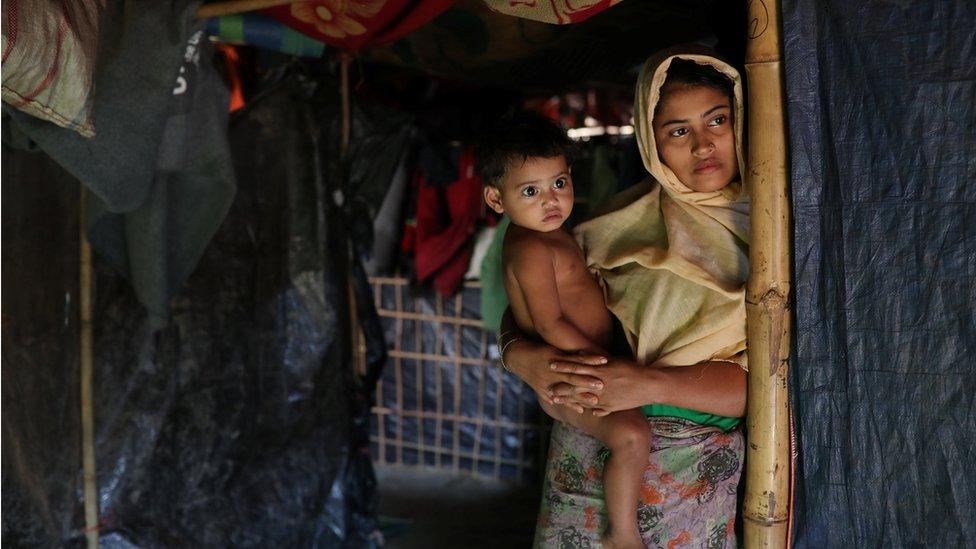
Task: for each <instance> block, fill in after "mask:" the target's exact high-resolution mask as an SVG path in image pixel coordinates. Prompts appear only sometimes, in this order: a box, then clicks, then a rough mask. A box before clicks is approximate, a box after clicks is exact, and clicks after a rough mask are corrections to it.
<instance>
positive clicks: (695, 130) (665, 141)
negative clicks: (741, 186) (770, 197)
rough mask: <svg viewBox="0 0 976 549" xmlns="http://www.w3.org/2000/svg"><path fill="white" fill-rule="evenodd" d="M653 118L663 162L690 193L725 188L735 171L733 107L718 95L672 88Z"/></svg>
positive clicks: (700, 89)
mask: <svg viewBox="0 0 976 549" xmlns="http://www.w3.org/2000/svg"><path fill="white" fill-rule="evenodd" d="M662 95H663V96H665V99H664V100H663V102H661V103H660V106H659V108H658V110H657V112H656V113H655V115H654V139H655V141H657V151H658V154H659V155H660V157H661V161H662V162H664V164H665V165H666V166H667V167H669V168H671V171H673V172H674V174H675V175H677V176H678V179H680V180H681V182H682V183H683V184H684V185H685V186H686V187H688V188H689V189H692V190H694V191H698V192H711V191H717V190H719V189H722V188H724V187H725V186H726V185H728V184H729V183H731V182H732V180H734V179H735V177H736V175H738V173H739V163H738V161H737V160H736V156H735V131H734V130H733V119H732V116H733V114H732V105H731V102H730V101H729V98H728V96H727V95H725V93H723V92H722V91H719V90H716V89H714V88H709V87H707V86H690V85H686V84H675V85H671V86H668V87H667V88H665V89H664V90H662Z"/></svg>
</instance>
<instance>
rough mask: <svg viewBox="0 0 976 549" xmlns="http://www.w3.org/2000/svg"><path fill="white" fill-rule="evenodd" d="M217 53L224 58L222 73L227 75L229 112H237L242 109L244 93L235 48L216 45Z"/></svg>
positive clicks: (238, 59)
mask: <svg viewBox="0 0 976 549" xmlns="http://www.w3.org/2000/svg"><path fill="white" fill-rule="evenodd" d="M216 46H217V51H219V52H220V53H221V54H222V55H223V56H224V72H225V73H226V75H227V85H228V87H229V88H230V105H229V106H228V110H229V111H230V112H235V111H239V110H241V109H243V108H244V91H243V88H242V86H241V75H240V72H239V71H238V65H240V61H241V60H240V56H239V55H237V48H235V47H234V46H231V45H229V44H217V45H216Z"/></svg>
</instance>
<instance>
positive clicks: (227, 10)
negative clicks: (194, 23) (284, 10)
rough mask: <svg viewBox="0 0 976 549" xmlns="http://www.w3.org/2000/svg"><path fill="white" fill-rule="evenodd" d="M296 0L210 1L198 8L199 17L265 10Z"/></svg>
mask: <svg viewBox="0 0 976 549" xmlns="http://www.w3.org/2000/svg"><path fill="white" fill-rule="evenodd" d="M293 1H294V0H226V1H224V2H208V3H206V4H202V5H201V6H200V7H199V8H198V9H197V19H208V18H210V17H220V16H221V15H233V14H235V13H244V12H246V11H254V10H263V9H264V8H273V7H275V6H283V5H285V4H291V3H292V2H293Z"/></svg>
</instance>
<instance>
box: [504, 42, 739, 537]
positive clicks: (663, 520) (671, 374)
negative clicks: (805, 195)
mask: <svg viewBox="0 0 976 549" xmlns="http://www.w3.org/2000/svg"><path fill="white" fill-rule="evenodd" d="M742 110H743V109H742V89H741V83H740V78H739V74H738V72H737V71H736V70H735V69H734V68H732V67H731V66H730V65H728V64H727V63H725V62H723V61H721V60H720V59H718V58H717V57H715V56H714V55H713V54H712V53H711V52H710V51H708V50H706V49H704V48H700V47H695V46H688V47H683V48H681V49H680V50H678V49H673V50H670V51H667V52H663V53H661V54H658V55H656V56H654V57H652V58H651V59H649V60H648V61H647V63H645V65H644V68H643V70H642V72H641V75H640V77H639V79H638V83H637V90H636V97H635V130H636V133H637V138H638V145H639V147H640V151H641V156H642V157H643V160H644V165H645V167H646V168H647V169H648V171H649V172H650V174H651V176H652V178H651V179H648V180H646V181H645V182H643V183H641V184H639V185H637V186H635V187H633V188H631V189H628V190H627V191H625V193H623V194H622V195H620V196H618V197H616V198H615V199H614V200H613V201H612V202H613V203H612V205H611V206H610V207H609V208H608V209H609V210H610V211H609V213H605V214H603V215H600V216H599V217H596V218H595V219H593V220H591V221H588V222H586V223H584V224H582V225H580V226H579V227H578V228H577V230H576V236H577V239H578V240H579V242H580V245H581V246H582V248H583V250H584V253H585V255H586V259H587V265H588V266H589V268H590V269H591V270H592V271H594V272H595V273H597V275H598V276H599V278H600V280H601V283H602V285H603V287H604V291H605V295H606V300H607V307H608V308H609V309H610V310H611V312H613V314H614V316H615V317H616V318H617V320H619V322H620V325H621V326H622V328H623V332H624V333H625V335H626V336H627V342H628V343H629V346H630V352H631V354H632V356H633V357H634V358H633V359H624V358H617V357H610V358H609V359H608V360H606V361H605V363H604V358H603V357H596V356H565V355H562V354H561V353H559V352H558V351H556V350H555V349H553V348H551V347H548V346H546V345H544V344H540V343H537V342H533V341H528V340H525V339H522V338H521V337H520V336H519V334H517V333H515V329H514V323H512V322H510V319H508V320H507V321H506V322H505V323H504V324H503V331H502V335H501V336H500V338H499V344H500V346H501V348H502V355H503V359H504V363H505V365H506V367H508V368H509V369H511V370H512V371H513V372H515V373H516V374H517V375H518V376H519V377H521V378H522V379H523V380H524V381H525V382H526V383H528V384H529V385H530V386H531V387H532V388H533V389H534V390H535V391H536V392H537V393H538V394H539V396H540V398H542V399H544V400H547V401H550V402H553V403H556V404H562V405H565V406H569V407H570V408H573V409H575V410H577V411H578V412H581V413H584V412H585V413H597V414H605V413H611V412H615V411H618V410H626V409H630V408H642V409H643V411H644V413H645V415H646V416H647V419H648V422H649V424H650V425H651V428H652V430H653V432H654V437H653V439H652V443H651V448H650V457H649V461H650V465H649V466H648V468H647V470H646V471H645V474H644V479H643V484H642V487H641V503H640V505H639V508H638V528H639V530H640V532H641V536H642V539H643V542H644V544H645V545H646V546H650V547H656V546H675V545H677V544H681V543H688V544H690V545H689V546H695V547H699V546H705V547H726V546H730V547H734V546H735V534H734V523H735V512H736V503H737V501H736V499H737V498H736V489H737V486H738V481H739V476H740V473H741V463H742V456H743V441H742V434H741V432H740V430H739V427H738V424H739V419H738V418H740V417H741V416H742V415H743V414H744V412H745V392H746V389H745V387H746V375H745V368H746V363H745V302H744V292H743V289H744V284H745V281H746V277H747V275H748V270H749V269H748V226H749V220H748V203H747V201H746V199H745V196H744V195H745V193H744V192H743V189H742V184H741V179H740V177H739V174H740V173H742V171H743V155H742V144H741V142H742V139H741V136H742V122H743V112H742ZM603 459H605V451H604V450H603V448H602V447H601V446H600V444H599V443H598V442H597V441H595V440H594V439H592V438H590V437H588V436H587V435H585V434H584V433H582V432H580V431H577V430H575V429H572V428H571V427H568V426H566V425H564V424H561V423H556V424H555V425H554V427H553V432H552V438H551V448H550V454H549V461H548V465H547V470H546V479H545V485H544V488H543V501H542V508H541V510H540V515H539V521H538V524H537V529H536V539H535V543H536V545H537V546H543V547H551V546H558V547H564V546H569V547H591V546H596V543H597V540H598V539H599V538H600V534H601V532H602V531H603V529H604V528H605V523H606V520H605V510H604V505H603V501H602V489H601V486H600V481H599V480H600V478H601V476H602V475H601V471H600V468H601V467H602V461H603Z"/></svg>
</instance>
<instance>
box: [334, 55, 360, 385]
mask: <svg viewBox="0 0 976 549" xmlns="http://www.w3.org/2000/svg"><path fill="white" fill-rule="evenodd" d="M349 61H350V57H349V54H347V53H345V52H343V53H340V54H339V97H340V100H341V104H342V125H341V127H340V132H341V133H340V135H339V158H340V159H341V161H342V162H343V165H345V164H344V163H345V159H346V154H347V153H348V152H349V133H350V126H351V124H350V117H351V116H352V113H351V112H350V110H349ZM355 260H356V250H355V249H354V248H353V246H352V242H351V241H350V243H349V259H348V264H347V266H348V268H347V269H346V282H347V283H346V287H347V290H348V295H349V328H350V334H351V336H352V360H353V371H355V372H356V373H357V374H360V375H365V374H366V340H365V337H364V335H363V333H362V330H360V329H359V312H358V310H357V308H356V304H357V300H356V286H355V281H354V280H353V272H352V262H353V261H355Z"/></svg>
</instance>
